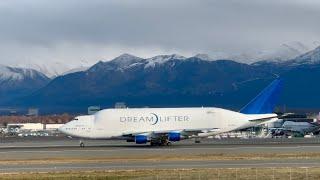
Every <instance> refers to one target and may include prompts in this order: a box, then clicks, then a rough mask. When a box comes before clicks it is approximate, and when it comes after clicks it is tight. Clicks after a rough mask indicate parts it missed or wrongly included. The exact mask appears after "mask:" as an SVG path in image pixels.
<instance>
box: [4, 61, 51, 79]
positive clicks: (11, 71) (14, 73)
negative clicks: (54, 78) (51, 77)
mask: <svg viewBox="0 0 320 180" xmlns="http://www.w3.org/2000/svg"><path fill="white" fill-rule="evenodd" d="M39 77H41V78H44V79H45V78H47V77H46V76H45V75H44V74H42V73H39V72H38V71H36V70H33V69H25V68H14V67H9V66H3V65H0V81H22V80H24V79H34V78H39Z"/></svg>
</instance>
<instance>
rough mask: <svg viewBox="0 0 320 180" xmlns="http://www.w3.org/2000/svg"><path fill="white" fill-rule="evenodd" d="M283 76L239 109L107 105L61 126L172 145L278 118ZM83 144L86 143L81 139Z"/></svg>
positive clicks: (77, 133)
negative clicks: (277, 110)
mask: <svg viewBox="0 0 320 180" xmlns="http://www.w3.org/2000/svg"><path fill="white" fill-rule="evenodd" d="M281 85H282V80H280V79H276V80H274V81H273V82H272V83H271V84H270V85H269V86H267V87H266V88H265V89H264V90H263V91H262V92H261V93H260V94H259V95H258V96H257V97H255V98H254V99H253V100H252V101H250V102H249V103H248V104H247V105H246V106H245V107H244V108H242V109H241V110H240V111H239V112H235V111H230V110H226V109H222V108H215V107H208V108H207V107H206V108H205V107H200V108H132V109H131V108H129V109H104V110H101V111H99V112H96V113H95V114H94V115H87V116H78V117H76V118H74V119H73V120H72V121H70V122H68V123H66V124H65V125H63V126H62V127H60V128H59V131H60V132H62V133H65V134H67V135H69V136H71V137H79V138H88V139H119V140H126V141H127V142H135V143H136V144H147V143H149V142H150V145H152V146H154V145H169V144H170V143H171V142H175V141H180V140H183V139H189V138H203V137H208V136H213V135H217V134H220V133H225V132H230V131H236V130H241V129H245V128H248V127H252V126H256V125H259V124H263V123H266V122H272V121H274V120H277V119H278V118H277V117H278V116H277V114H275V113H273V109H274V107H275V105H276V102H277V99H278V96H279V90H280V89H281ZM80 146H84V144H83V142H82V141H80Z"/></svg>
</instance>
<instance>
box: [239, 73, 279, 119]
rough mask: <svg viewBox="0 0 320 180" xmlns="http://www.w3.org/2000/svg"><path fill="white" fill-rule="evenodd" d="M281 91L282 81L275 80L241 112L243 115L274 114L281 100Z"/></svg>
mask: <svg viewBox="0 0 320 180" xmlns="http://www.w3.org/2000/svg"><path fill="white" fill-rule="evenodd" d="M281 89H282V79H276V80H274V81H273V82H272V83H271V84H269V85H268V86H267V87H266V88H265V89H264V90H263V91H261V92H260V94H259V95H258V96H256V97H255V98H254V99H253V100H251V101H250V102H249V103H248V104H247V105H246V106H244V107H243V108H242V109H241V110H240V112H241V113H243V114H268V113H272V112H273V110H274V107H275V106H276V103H277V101H278V99H279V94H280V91H281Z"/></svg>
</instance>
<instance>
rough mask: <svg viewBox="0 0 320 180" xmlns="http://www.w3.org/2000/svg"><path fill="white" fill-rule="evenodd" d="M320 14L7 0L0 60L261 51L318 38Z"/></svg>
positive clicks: (218, 0) (289, 2) (298, 9)
mask: <svg viewBox="0 0 320 180" xmlns="http://www.w3.org/2000/svg"><path fill="white" fill-rule="evenodd" d="M319 18H320V3H318V2H317V1H316V0H280V1H279V0H262V1H257V0H200V1H194V0H176V1H172V0H161V1H158V0H157V1H156V0H154V1H150V0H131V1H130V0H121V1H117V0H109V1H108V0H106V1H104V0H90V1H85V0H68V1H65V0H56V1H51V0H24V1H21V0H10V1H8V0H7V1H1V2H0V28H1V31H0V51H1V49H2V51H1V54H2V55H1V54H0V59H3V58H4V57H5V58H6V59H10V58H13V59H17V62H18V61H19V59H25V58H28V59H33V58H34V57H35V56H36V54H37V53H38V54H41V59H43V60H44V61H45V60H46V57H48V59H53V58H52V56H56V55H55V54H57V53H58V54H59V56H58V57H57V58H59V59H65V60H68V59H74V60H76V59H79V58H81V57H85V58H92V59H94V58H98V57H106V58H109V57H110V56H111V55H114V54H117V53H120V52H123V51H125V50H129V51H130V53H133V54H137V55H142V56H144V55H145V56H146V55H152V54H154V53H158V52H163V53H166V52H170V53H171V52H174V51H178V52H183V53H189V54H193V53H197V52H201V53H209V54H212V53H214V52H226V53H231V52H242V51H247V50H248V49H268V48H272V47H275V46H278V45H280V44H282V43H285V42H288V41H301V42H303V43H312V42H313V41H317V40H319V39H320V33H319V32H320V24H319V23H317V22H318V20H319ZM65 44H68V46H65ZM1 47H2V48H1ZM63 47H66V48H65V52H64V53H65V57H64V56H63V52H61V51H63V50H62V49H63ZM77 47H79V48H77ZM83 47H90V48H87V49H86V48H83ZM10 48H11V49H10ZM15 48H16V49H18V50H19V52H16V53H14V54H11V55H10V54H9V52H15ZM43 48H44V49H46V50H45V51H43V52H39V50H41V49H43ZM110 48H111V49H110ZM4 49H6V50H5V51H4ZM35 49H37V50H35ZM77 49H80V50H82V51H79V50H77ZM157 49H159V50H157ZM83 50H84V51H86V50H87V51H93V52H90V53H89V54H90V55H88V53H86V52H83ZM108 50H110V51H108ZM94 51H99V52H97V53H96V54H99V56H94V54H95V52H94ZM102 51H105V54H106V55H105V56H103V55H101V54H102ZM83 53H84V54H85V55H84V54H83ZM1 56H2V57H1ZM49 57H50V58H49ZM5 61H6V60H3V62H4V63H5Z"/></svg>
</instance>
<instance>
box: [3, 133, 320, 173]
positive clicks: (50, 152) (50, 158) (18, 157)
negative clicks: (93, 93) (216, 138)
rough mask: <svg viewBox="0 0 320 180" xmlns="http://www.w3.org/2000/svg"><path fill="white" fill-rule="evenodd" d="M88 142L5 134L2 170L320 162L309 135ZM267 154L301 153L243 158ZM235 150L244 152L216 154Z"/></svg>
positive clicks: (314, 164)
mask: <svg viewBox="0 0 320 180" xmlns="http://www.w3.org/2000/svg"><path fill="white" fill-rule="evenodd" d="M86 145H87V146H86V147H85V148H80V147H78V140H75V139H71V140H70V139H67V138H49V139H46V138H43V139H41V138H40V139H39V138H30V139H15V140H14V139H11V140H8V139H6V140H5V141H2V143H1V144H0V172H2V173H8V172H48V171H68V170H77V171H78V170H128V169H174V168H248V167H259V168H272V167H320V144H317V143H315V142H314V141H310V142H308V140H305V141H304V143H299V140H297V143H292V142H289V143H275V142H269V143H266V142H265V143H257V144H250V143H247V144H243V143H240V142H238V143H234V142H233V143H232V142H231V143H227V142H224V143H221V142H220V143H217V142H213V140H206V141H204V142H202V143H201V144H195V143H194V142H193V141H182V142H179V143H175V144H173V145H172V146H169V147H149V146H143V145H142V146H141V145H135V144H127V143H126V142H121V141H86ZM304 153H305V154H306V157H305V158H304V156H303V154H304ZM310 153H311V154H313V153H314V154H315V155H314V158H312V156H311V158H310V156H309V155H308V156H307V154H310ZM266 154H268V155H270V156H273V155H277V154H284V155H285V154H291V155H292V154H299V157H297V158H294V157H293V158H292V157H291V158H286V159H271V158H269V159H268V158H262V159H259V158H258V159H249V160H247V159H245V158H243V157H250V155H252V156H257V155H259V156H260V155H261V156H262V157H263V156H264V155H266ZM301 154H302V155H301ZM237 156H239V157H242V158H240V159H237V160H234V159H232V160H225V159H224V160H221V159H219V157H224V158H226V159H228V157H237ZM189 157H192V158H189ZM207 157H208V158H207ZM257 157H258V156H257Z"/></svg>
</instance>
